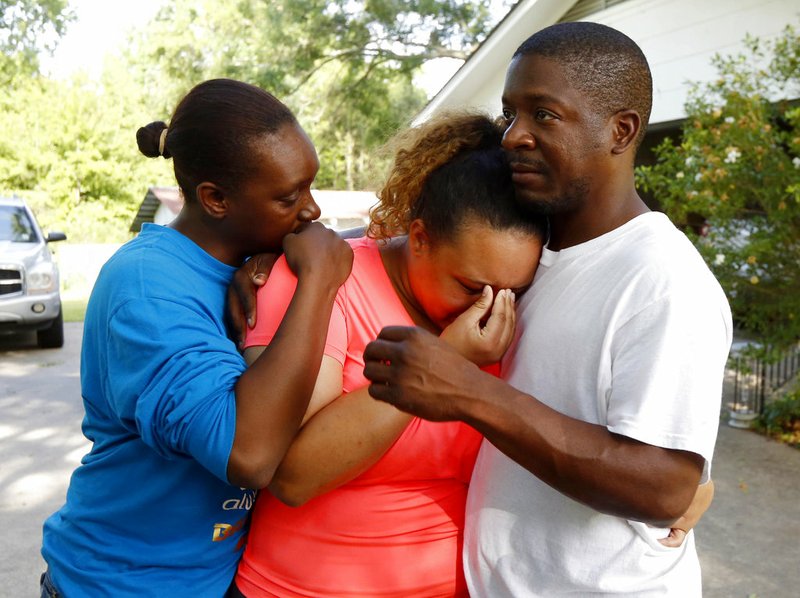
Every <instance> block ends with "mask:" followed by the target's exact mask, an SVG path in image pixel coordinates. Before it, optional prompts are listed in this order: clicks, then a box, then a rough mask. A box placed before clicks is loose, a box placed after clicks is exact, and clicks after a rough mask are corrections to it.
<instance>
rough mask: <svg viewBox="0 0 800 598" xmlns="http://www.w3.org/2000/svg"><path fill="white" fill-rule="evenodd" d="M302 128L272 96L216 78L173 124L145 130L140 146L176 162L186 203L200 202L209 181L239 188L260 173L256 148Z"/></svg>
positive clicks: (186, 102) (187, 101)
mask: <svg viewBox="0 0 800 598" xmlns="http://www.w3.org/2000/svg"><path fill="white" fill-rule="evenodd" d="M296 123H297V120H296V119H295V117H294V114H292V112H291V110H289V108H287V107H286V106H285V105H284V104H283V103H282V102H280V100H278V99H277V98H276V97H275V96H273V95H272V94H270V93H269V92H267V91H264V90H263V89H261V88H259V87H256V86H255V85H250V84H249V83H244V82H242V81H235V80H233V79H211V80H209V81H204V82H202V83H200V84H198V85H196V86H195V87H194V88H192V89H191V90H190V91H189V93H187V94H186V96H185V97H184V98H183V99H182V100H181V101H180V103H179V104H178V107H177V108H176V109H175V113H174V114H173V116H172V119H171V121H170V123H169V125H167V124H166V123H164V122H163V121H155V122H152V123H150V124H148V125H146V126H144V127H141V128H140V129H139V130H138V131H137V132H136V142H137V144H138V146H139V151H141V152H142V153H143V154H144V155H145V156H148V157H151V158H155V157H157V156H163V157H164V158H172V159H173V164H174V167H175V178H176V179H177V180H178V185H179V186H180V188H181V191H182V192H183V196H184V199H185V200H186V201H194V200H195V189H196V187H197V185H199V184H200V183H202V182H204V181H212V182H214V183H217V184H218V185H221V186H222V187H224V188H227V189H236V188H237V187H238V186H239V185H240V184H241V183H242V182H243V181H245V180H247V179H248V177H250V176H252V174H253V172H254V171H255V170H256V168H257V164H256V162H255V160H254V156H255V152H253V146H252V144H253V143H254V142H255V141H259V140H261V138H263V136H264V135H269V134H275V133H277V132H278V130H279V129H280V128H281V127H283V126H284V125H287V124H296ZM165 129H166V130H167V132H166V135H165V138H164V140H163V141H162V140H161V135H162V133H163V131H164V130H165Z"/></svg>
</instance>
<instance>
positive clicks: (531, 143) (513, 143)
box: [503, 118, 536, 150]
mask: <svg viewBox="0 0 800 598" xmlns="http://www.w3.org/2000/svg"><path fill="white" fill-rule="evenodd" d="M503 147H504V148H505V149H507V150H518V149H533V148H534V147H536V139H535V138H534V136H533V133H532V132H531V131H530V130H529V128H528V127H526V126H525V123H524V122H523V121H520V119H519V118H515V119H514V120H513V121H511V124H510V125H508V128H507V129H506V132H505V133H503Z"/></svg>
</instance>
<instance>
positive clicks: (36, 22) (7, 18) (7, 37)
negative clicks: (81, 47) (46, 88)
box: [0, 0, 74, 86]
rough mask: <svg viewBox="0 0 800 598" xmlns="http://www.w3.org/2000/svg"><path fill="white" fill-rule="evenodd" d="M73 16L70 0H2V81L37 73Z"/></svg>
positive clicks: (0, 23)
mask: <svg viewBox="0 0 800 598" xmlns="http://www.w3.org/2000/svg"><path fill="white" fill-rule="evenodd" d="M73 18H74V15H73V13H72V12H71V11H70V10H69V8H68V7H67V0H15V1H13V2H12V1H10V0H0V81H2V83H3V85H4V86H5V85H9V84H10V83H11V82H12V81H13V79H14V78H15V77H18V76H20V75H26V74H27V75H29V74H32V73H35V72H36V71H37V70H38V67H39V60H38V57H39V52H41V51H48V52H49V51H52V50H53V48H54V47H55V44H56V42H57V41H58V38H59V37H61V36H62V35H63V34H64V31H65V29H66V27H67V24H68V23H69V22H70V21H71V20H72V19H73Z"/></svg>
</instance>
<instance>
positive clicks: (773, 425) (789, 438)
mask: <svg viewBox="0 0 800 598" xmlns="http://www.w3.org/2000/svg"><path fill="white" fill-rule="evenodd" d="M758 425H759V428H760V429H761V430H762V431H764V432H765V433H766V434H767V435H769V436H772V437H773V438H777V439H778V440H780V441H781V442H785V443H787V444H790V445H792V446H794V447H795V448H800V389H797V390H795V391H794V392H790V393H788V394H786V395H784V396H783V397H781V398H780V399H777V400H775V401H770V402H768V403H767V404H766V405H764V412H763V413H762V414H761V417H760V418H759V420H758Z"/></svg>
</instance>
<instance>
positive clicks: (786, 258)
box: [637, 26, 800, 348]
mask: <svg viewBox="0 0 800 598" xmlns="http://www.w3.org/2000/svg"><path fill="white" fill-rule="evenodd" d="M745 44H746V48H747V51H746V52H745V53H743V54H739V55H735V56H728V57H722V56H716V57H715V58H714V60H713V64H714V66H715V68H716V69H717V72H718V74H719V76H718V78H717V80H716V81H713V82H712V83H707V84H695V85H694V86H693V87H692V90H691V92H690V94H689V99H688V101H687V103H686V112H687V118H686V121H685V123H684V125H683V131H682V138H681V139H680V140H678V141H675V142H673V141H672V140H670V139H666V140H665V141H664V142H663V143H662V144H661V145H659V146H658V147H657V148H656V150H655V152H656V157H657V161H656V163H655V165H653V166H641V167H639V168H638V169H637V179H638V184H639V185H640V186H641V187H642V188H643V189H644V190H646V191H648V192H650V193H652V194H653V196H654V197H655V199H656V201H658V202H659V203H660V205H661V206H662V209H663V210H664V211H665V212H666V213H667V214H668V215H669V216H670V218H671V219H672V221H673V222H675V224H676V225H678V226H680V227H682V228H684V229H685V231H686V233H687V235H689V237H690V238H691V239H692V240H693V241H694V242H695V244H696V245H697V247H698V249H699V250H700V252H701V253H702V255H703V257H704V258H705V259H706V262H707V263H708V265H709V266H710V268H711V269H712V270H713V272H714V274H715V275H716V276H717V278H718V279H719V281H720V283H721V284H722V286H723V288H724V289H725V291H726V293H727V295H728V298H729V300H730V302H731V307H732V309H733V313H734V318H735V320H736V324H737V325H738V326H739V327H740V328H741V329H743V330H745V331H747V332H750V333H754V334H756V335H757V336H758V337H759V338H761V339H762V341H763V342H764V346H765V347H767V348H779V347H783V346H787V345H789V344H792V343H794V342H797V340H798V339H800V101H799V100H798V99H799V98H800V35H798V33H797V31H796V30H795V28H794V27H791V26H787V27H786V29H785V30H784V31H783V33H782V35H781V36H780V37H779V38H778V39H775V40H772V41H763V40H759V39H756V38H746V39H745ZM698 223H699V225H698Z"/></svg>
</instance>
